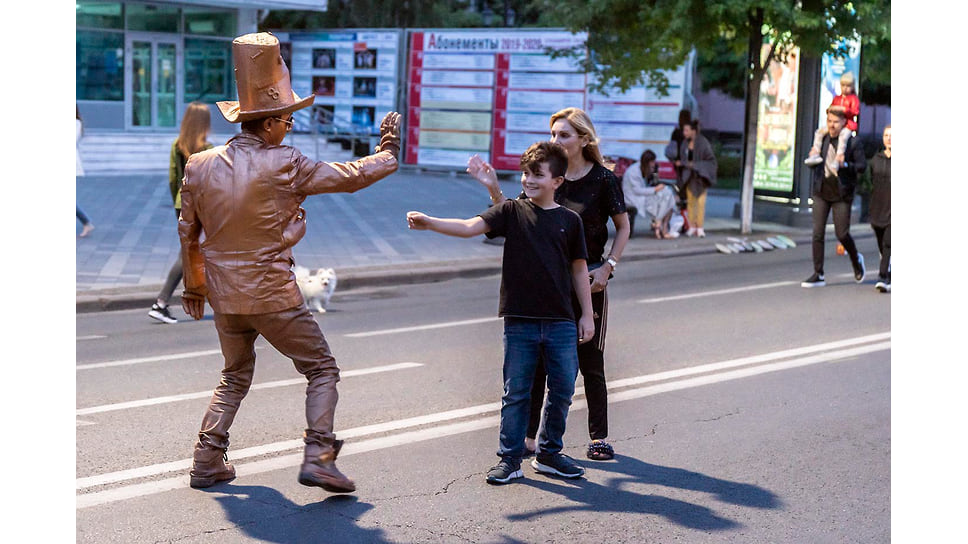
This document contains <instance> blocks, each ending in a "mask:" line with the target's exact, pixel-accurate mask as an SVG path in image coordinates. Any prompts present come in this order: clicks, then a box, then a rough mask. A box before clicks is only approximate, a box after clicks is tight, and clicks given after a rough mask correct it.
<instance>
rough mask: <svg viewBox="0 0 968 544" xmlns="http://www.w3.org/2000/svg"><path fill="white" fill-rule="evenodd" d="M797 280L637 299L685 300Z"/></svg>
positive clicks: (795, 282) (653, 301)
mask: <svg viewBox="0 0 968 544" xmlns="http://www.w3.org/2000/svg"><path fill="white" fill-rule="evenodd" d="M799 284H800V282H798V281H778V282H776V283H762V284H759V285H749V286H746V287H734V288H732V289H719V290H716V291H702V292H699V293H686V294H684V295H672V296H668V297H658V298H644V299H642V300H639V301H637V302H638V303H639V304H655V303H657V302H668V301H670V300H685V299H689V298H699V297H709V296H714V295H728V294H731V293H742V292H745V291H756V290H758V289H772V288H774V287H786V286H788V285H799Z"/></svg>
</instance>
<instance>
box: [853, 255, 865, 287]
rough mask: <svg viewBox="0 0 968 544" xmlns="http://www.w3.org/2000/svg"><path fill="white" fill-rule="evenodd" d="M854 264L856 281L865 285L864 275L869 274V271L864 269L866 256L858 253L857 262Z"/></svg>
mask: <svg viewBox="0 0 968 544" xmlns="http://www.w3.org/2000/svg"><path fill="white" fill-rule="evenodd" d="M852 264H853V265H854V281H856V282H857V283H864V275H865V274H867V269H866V268H864V254H863V253H861V252H859V251H858V252H857V262H856V263H852Z"/></svg>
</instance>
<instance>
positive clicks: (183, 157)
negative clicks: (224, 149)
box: [148, 102, 212, 324]
mask: <svg viewBox="0 0 968 544" xmlns="http://www.w3.org/2000/svg"><path fill="white" fill-rule="evenodd" d="M211 127H212V115H211V112H210V110H209V108H208V105H206V104H203V103H201V102H192V103H191V104H189V105H188V108H186V109H185V115H184V117H182V122H181V129H180V131H179V133H178V138H176V139H175V141H174V142H173V143H172V144H171V155H170V159H169V161H168V187H169V189H171V200H172V203H173V204H174V206H175V221H176V222H177V221H178V216H179V215H180V214H181V186H182V179H183V178H184V177H185V163H186V162H188V157H190V156H191V155H192V154H194V153H198V152H199V151H202V150H204V149H209V148H211V147H212V144H211V143H210V142H209V141H208V133H209V131H210V130H211ZM181 281H182V260H181V252H180V251H179V253H178V259H177V260H176V261H175V263H174V264H173V265H172V266H171V270H169V271H168V278H167V279H166V280H165V284H164V285H163V286H162V287H161V292H159V293H158V299H157V300H156V301H155V303H154V304H152V305H151V310H149V311H148V316H149V317H152V318H154V319H157V320H158V321H161V322H162V323H168V324H172V323H178V320H177V319H175V317H173V316H172V315H171V312H170V311H169V310H168V301H169V300H171V296H172V294H173V293H174V292H175V287H177V286H178V284H179V283H181Z"/></svg>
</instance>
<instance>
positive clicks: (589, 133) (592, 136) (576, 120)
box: [548, 108, 608, 168]
mask: <svg viewBox="0 0 968 544" xmlns="http://www.w3.org/2000/svg"><path fill="white" fill-rule="evenodd" d="M559 119H564V120H565V121H568V123H569V124H571V126H572V127H573V128H574V129H575V132H577V133H578V135H579V136H581V137H583V138H586V139H587V140H588V143H587V144H586V145H585V147H583V148H582V150H581V154H582V156H583V157H585V160H588V161H591V162H594V163H597V164H600V165H602V166H604V167H606V168H608V164H606V162H605V157H603V156H602V151H601V149H599V148H598V134H597V133H596V132H595V125H593V124H592V120H591V118H590V117H588V114H587V113H585V110H583V109H580V108H565V109H563V110H561V111H559V112H557V113H555V114H554V115H552V116H551V122H550V123H548V126H549V128H550V127H553V126H554V125H555V121H557V120H559Z"/></svg>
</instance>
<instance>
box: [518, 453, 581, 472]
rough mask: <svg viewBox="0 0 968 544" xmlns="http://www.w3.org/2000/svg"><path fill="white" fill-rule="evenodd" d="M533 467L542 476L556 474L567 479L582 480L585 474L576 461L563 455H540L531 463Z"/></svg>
mask: <svg viewBox="0 0 968 544" xmlns="http://www.w3.org/2000/svg"><path fill="white" fill-rule="evenodd" d="M531 466H532V467H534V469H535V470H537V471H538V472H540V473H542V474H555V475H558V476H562V477H565V478H580V477H581V476H583V475H584V474H585V469H583V468H581V466H579V465H578V463H576V462H575V460H574V459H572V458H571V457H568V456H567V455H565V454H562V453H555V454H552V455H541V454H538V455H537V456H536V457H535V458H534V460H532V461H531Z"/></svg>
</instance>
